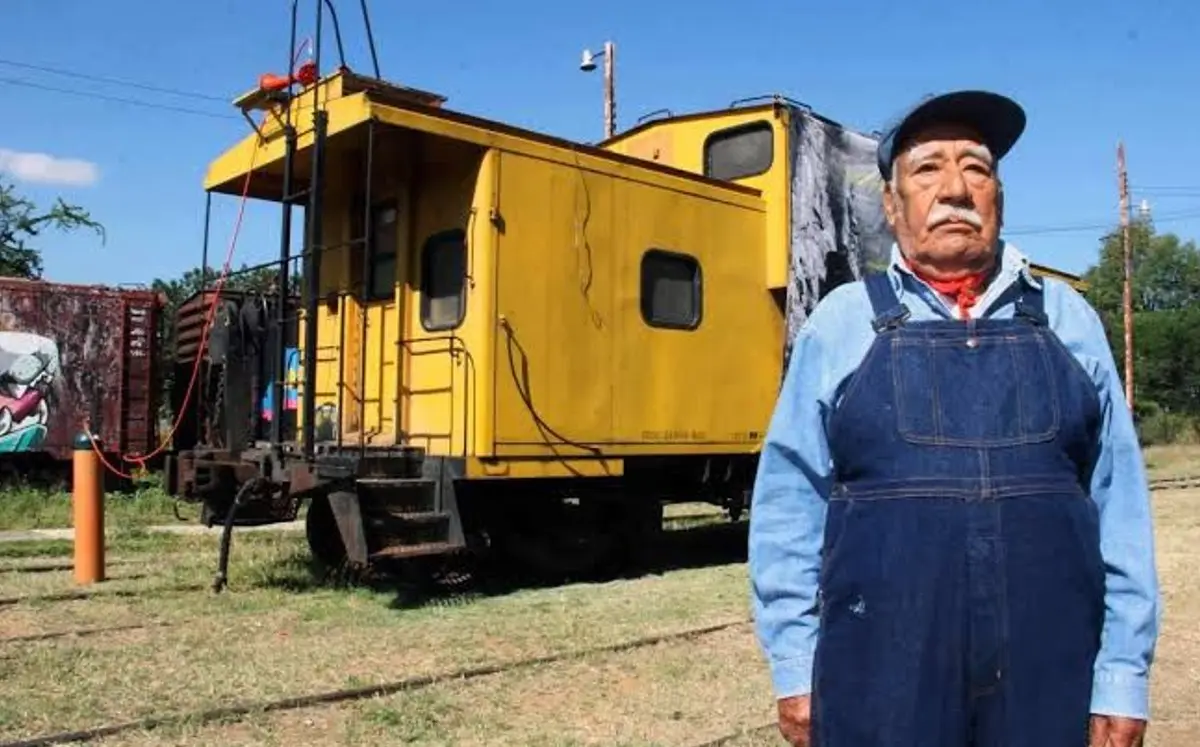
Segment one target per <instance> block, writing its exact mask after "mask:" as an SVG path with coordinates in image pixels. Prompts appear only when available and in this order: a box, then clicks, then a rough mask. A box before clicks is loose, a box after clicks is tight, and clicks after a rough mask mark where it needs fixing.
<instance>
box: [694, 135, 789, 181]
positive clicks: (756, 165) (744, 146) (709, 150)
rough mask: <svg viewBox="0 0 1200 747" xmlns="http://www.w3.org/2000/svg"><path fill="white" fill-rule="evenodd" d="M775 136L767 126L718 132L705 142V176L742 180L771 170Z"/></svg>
mask: <svg viewBox="0 0 1200 747" xmlns="http://www.w3.org/2000/svg"><path fill="white" fill-rule="evenodd" d="M774 157H775V134H774V132H773V131H772V130H771V123H770V122H751V123H750V124H745V125H738V126H737V127H729V128H727V129H724V130H717V131H716V132H714V133H712V134H711V135H709V136H708V138H707V139H705V141H704V175H705V176H708V177H712V178H713V179H725V180H732V179H745V178H746V177H748V176H756V175H758V174H762V173H764V172H765V171H766V170H767V169H769V168H771V161H772V159H773V158H774Z"/></svg>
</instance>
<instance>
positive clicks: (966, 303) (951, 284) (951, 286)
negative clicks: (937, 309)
mask: <svg viewBox="0 0 1200 747" xmlns="http://www.w3.org/2000/svg"><path fill="white" fill-rule="evenodd" d="M905 265H906V266H907V267H908V269H909V270H910V271H911V272H912V273H913V274H914V275H916V276H917V277H918V278H920V279H921V280H922V281H924V282H925V283H926V284H928V285H929V287H930V288H933V289H934V290H935V291H937V292H938V293H941V294H943V295H945V296H949V297H950V298H953V299H954V304H955V306H956V307H957V308H958V311H959V313H960V314H962V318H963V319H968V318H970V312H971V308H972V307H973V306H974V305H975V302H976V301H978V300H979V295H980V294H979V291H980V289H981V288H983V285H984V283H986V282H987V279H988V275H989V274H990V273H988V272H987V271H984V272H976V273H973V274H971V275H967V276H966V277H961V278H955V279H953V280H937V279H935V278H932V277H929V276H928V275H926V274H925V273H923V272H921V271H920V270H918V269H917V268H915V267H913V265H912V263H911V262H908V261H905Z"/></svg>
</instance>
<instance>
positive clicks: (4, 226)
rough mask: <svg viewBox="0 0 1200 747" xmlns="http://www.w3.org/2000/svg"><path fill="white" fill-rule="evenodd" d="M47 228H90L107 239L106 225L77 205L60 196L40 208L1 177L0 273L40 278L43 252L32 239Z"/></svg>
mask: <svg viewBox="0 0 1200 747" xmlns="http://www.w3.org/2000/svg"><path fill="white" fill-rule="evenodd" d="M46 228H57V229H58V230H60V231H73V230H76V229H79V228H90V229H92V230H93V231H95V232H96V233H97V234H99V235H100V240H101V241H102V242H103V240H104V228H103V226H101V225H100V224H99V223H98V222H96V221H95V220H93V219H92V217H91V215H89V214H88V212H87V211H86V210H84V209H83V208H81V207H79V206H78V205H69V204H67V203H66V202H64V201H63V199H62V198H61V197H60V198H59V199H58V200H57V201H56V202H55V203H54V205H53V206H51V207H50V209H49V210H40V209H39V208H38V207H37V205H36V204H34V203H33V201H31V200H29V199H28V198H26V197H22V196H21V195H19V194H18V193H17V191H16V188H15V187H14V186H13V185H11V184H8V183H5V182H3V181H0V277H17V278H28V279H38V278H41V276H42V269H43V265H42V254H41V251H40V250H39V249H37V248H35V247H33V246H31V245H30V243H29V242H30V241H32V240H33V239H36V238H38V237H39V236H41V234H42V231H44V230H45V229H46Z"/></svg>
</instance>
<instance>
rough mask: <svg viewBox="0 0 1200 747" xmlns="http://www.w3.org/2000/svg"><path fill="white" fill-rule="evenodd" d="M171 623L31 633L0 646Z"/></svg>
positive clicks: (2, 639)
mask: <svg viewBox="0 0 1200 747" xmlns="http://www.w3.org/2000/svg"><path fill="white" fill-rule="evenodd" d="M169 627H171V623H169V622H147V623H131V624H129V625H105V626H101V627H97V628H73V629H71V630H55V631H51V632H49V633H31V634H30V635H14V636H8V637H7V638H0V646H3V645H6V644H10V643H33V642H36V641H49V640H53V639H55V638H87V637H89V636H94V635H103V634H104V633H123V632H126V631H129V630H149V629H150V628H169Z"/></svg>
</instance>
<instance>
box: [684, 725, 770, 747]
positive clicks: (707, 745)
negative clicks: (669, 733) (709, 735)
mask: <svg viewBox="0 0 1200 747" xmlns="http://www.w3.org/2000/svg"><path fill="white" fill-rule="evenodd" d="M778 728H779V724H778V722H777V721H767V722H766V723H763V724H759V725H758V726H750V727H745V726H743V727H741V728H739V729H738V730H737V731H732V732H730V733H728V734H725V735H723V736H720V737H717V738H716V739H710V740H709V741H707V742H698V743H696V744H693V745H689V746H688V747H725V745H727V744H731V743H733V742H736V741H737V740H739V739H745V738H746V737H757V736H759V735H765V734H771V733H774V732H775V731H776V730H777V729H778Z"/></svg>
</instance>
